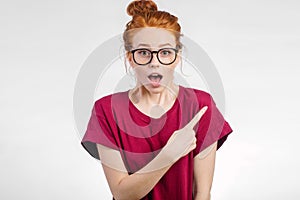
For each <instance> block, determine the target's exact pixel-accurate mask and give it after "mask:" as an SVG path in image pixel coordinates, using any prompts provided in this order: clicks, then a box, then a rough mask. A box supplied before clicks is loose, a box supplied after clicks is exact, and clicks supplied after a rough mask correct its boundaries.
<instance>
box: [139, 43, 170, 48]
mask: <svg viewBox="0 0 300 200" xmlns="http://www.w3.org/2000/svg"><path fill="white" fill-rule="evenodd" d="M140 46H146V47H150V45H149V44H143V43H141V44H139V45H138V46H137V47H140ZM163 46H172V45H171V44H170V43H165V44H161V45H159V46H158V47H163Z"/></svg>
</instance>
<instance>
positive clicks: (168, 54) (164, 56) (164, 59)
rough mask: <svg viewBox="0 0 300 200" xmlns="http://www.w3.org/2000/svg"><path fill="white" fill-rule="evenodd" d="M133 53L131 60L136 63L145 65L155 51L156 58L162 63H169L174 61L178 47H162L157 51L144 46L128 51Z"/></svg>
mask: <svg viewBox="0 0 300 200" xmlns="http://www.w3.org/2000/svg"><path fill="white" fill-rule="evenodd" d="M130 52H131V53H132V55H133V60H134V62H135V63H136V64H138V65H147V64H149V63H151V61H152V59H153V53H156V57H157V60H158V61H159V62H160V63H161V64H163V65H170V64H172V63H173V62H175V60H176V57H177V53H178V49H175V48H163V49H159V50H158V51H151V50H149V49H146V48H141V49H134V50H131V51H130Z"/></svg>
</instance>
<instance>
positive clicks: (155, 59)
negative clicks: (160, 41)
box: [150, 52, 160, 67]
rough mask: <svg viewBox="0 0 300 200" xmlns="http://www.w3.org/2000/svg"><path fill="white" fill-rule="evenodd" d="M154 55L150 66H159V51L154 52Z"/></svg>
mask: <svg viewBox="0 0 300 200" xmlns="http://www.w3.org/2000/svg"><path fill="white" fill-rule="evenodd" d="M152 55H153V57H152V60H151V62H150V67H158V66H159V64H160V63H159V61H158V59H157V52H156V53H153V54H152Z"/></svg>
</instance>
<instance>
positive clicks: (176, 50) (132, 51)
mask: <svg viewBox="0 0 300 200" xmlns="http://www.w3.org/2000/svg"><path fill="white" fill-rule="evenodd" d="M165 49H172V50H174V51H175V58H174V60H173V61H172V62H170V63H168V64H165V63H162V62H161V61H160V59H159V57H158V52H160V51H162V50H165ZM138 50H147V51H149V52H150V53H151V59H150V60H149V62H147V63H145V64H139V63H137V62H136V60H135V58H134V53H135V52H136V51H138ZM178 51H179V50H178V49H176V48H171V47H168V48H162V49H159V50H158V51H151V50H150V49H147V48H139V49H133V50H131V51H130V53H132V57H133V60H134V62H135V63H136V64H137V65H148V64H149V63H151V62H152V60H153V53H156V58H157V60H158V62H159V63H161V64H163V65H171V64H173V63H174V62H175V61H176V58H177V54H178Z"/></svg>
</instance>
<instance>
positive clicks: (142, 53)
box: [136, 50, 151, 57]
mask: <svg viewBox="0 0 300 200" xmlns="http://www.w3.org/2000/svg"><path fill="white" fill-rule="evenodd" d="M136 53H137V54H138V55H139V56H144V57H146V56H150V54H151V53H150V51H148V50H138V51H137V52H136Z"/></svg>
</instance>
